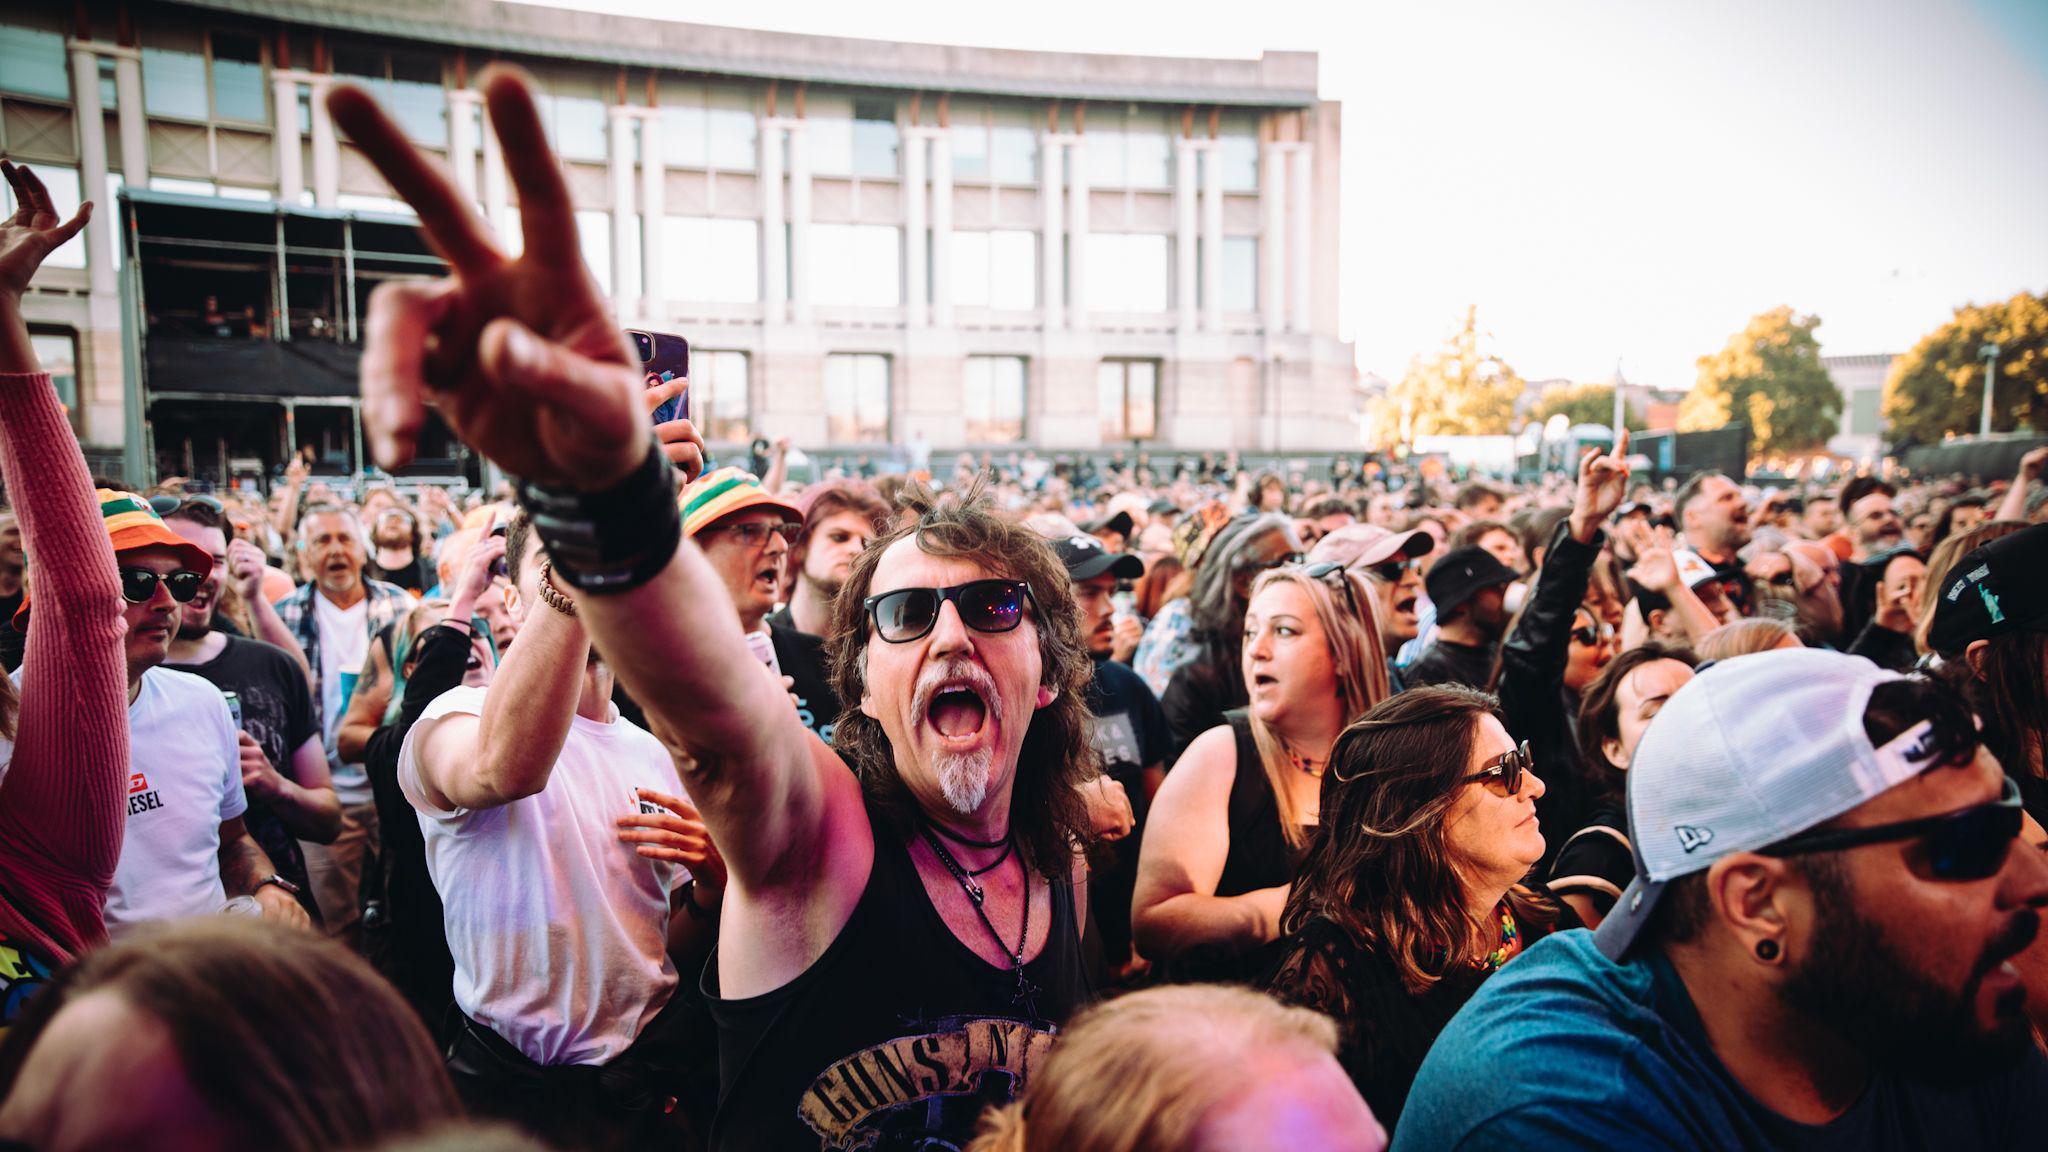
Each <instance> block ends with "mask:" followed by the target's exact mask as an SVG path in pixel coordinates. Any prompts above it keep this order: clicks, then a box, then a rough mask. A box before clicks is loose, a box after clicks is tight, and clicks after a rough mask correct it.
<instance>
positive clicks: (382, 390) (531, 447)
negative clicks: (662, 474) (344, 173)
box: [327, 66, 703, 491]
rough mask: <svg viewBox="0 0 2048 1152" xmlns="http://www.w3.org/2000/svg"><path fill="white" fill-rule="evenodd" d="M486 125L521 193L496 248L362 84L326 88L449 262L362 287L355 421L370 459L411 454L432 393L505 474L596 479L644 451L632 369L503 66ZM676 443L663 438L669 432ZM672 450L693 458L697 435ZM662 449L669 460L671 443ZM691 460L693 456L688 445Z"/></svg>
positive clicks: (516, 80)
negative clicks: (426, 279) (359, 400)
mask: <svg viewBox="0 0 2048 1152" xmlns="http://www.w3.org/2000/svg"><path fill="white" fill-rule="evenodd" d="M482 88H483V92H484V99H485V102H486V104H487V106H488V107H489V109H490V122H491V125H492V127H493V128H494V129H495V130H496V131H497V133H498V139H499V141H500V142H501V143H502V144H503V145H504V149H503V151H504V156H505V166H506V168H507V170H508V172H509V173H510V175H511V178H512V184H513V186H514V187H515V188H517V189H518V194H519V211H520V224H521V231H522V232H523V234H524V236H525V249H524V251H523V252H522V253H521V254H520V255H519V256H517V257H516V258H515V257H511V256H507V255H506V254H505V253H504V251H503V250H502V249H500V248H499V247H498V245H497V243H496V238H495V237H494V236H493V235H492V234H491V230H490V228H489V226H488V225H486V224H485V223H484V221H483V219H482V218H481V217H480V216H478V215H477V212H476V209H475V208H474V207H473V206H472V205H471V203H470V201H469V198H468V197H467V196H466V195H465V194H464V193H463V192H462V191H461V190H460V189H459V188H457V187H456V184H455V181H454V180H453V179H452V178H451V177H450V175H449V173H448V171H447V170H446V169H445V168H444V167H443V166H442V165H441V164H440V163H439V162H438V161H436V160H433V159H431V158H429V157H428V156H427V155H425V154H424V153H422V152H421V151H420V150H419V149H417V148H415V147H414V146H413V145H412V143H411V142H410V141H408V140H407V139H406V138H405V134H404V133H403V132H402V131H401V130H400V129H399V127H398V126H397V124H395V123H393V122H392V120H391V118H390V117H389V116H387V115H386V114H385V113H384V111H383V110H382V109H380V108H379V107H378V106H377V104H376V103H375V101H374V100H372V99H371V97H370V96H369V94H368V93H366V92H364V91H363V90H362V89H360V88H355V87H352V86H349V85H340V86H337V87H336V88H335V89H334V91H333V92H332V93H331V94H330V95H329V96H328V97H327V107H328V110H329V111H330V112H332V113H333V115H334V120H335V123H336V124H337V125H339V126H340V127H341V128H342V129H343V130H344V131H345V132H347V133H348V135H349V136H350V137H351V138H352V139H353V140H354V142H355V144H356V146H357V147H359V148H361V149H362V151H363V154H364V155H365V156H367V157H369V159H370V162H371V163H373V164H375V165H376V166H377V170H378V171H379V172H381V173H383V175H384V178H385V179H386V180H388V181H390V183H391V186H392V188H394V189H395V190H397V192H398V194H399V195H400V196H401V197H403V198H404V199H405V201H406V202H407V203H409V204H411V205H412V207H413V210H414V211H416V212H418V213H419V217H420V227H421V229H422V230H423V231H424V232H425V233H426V236H427V240H428V242H429V243H431V244H432V245H433V247H434V250H435V251H436V252H438V253H440V254H441V256H442V257H443V258H444V259H446V260H447V261H448V263H449V265H450V266H451V267H452V269H453V274H452V275H451V276H450V277H449V278H447V279H445V280H441V281H438V282H434V283H389V284H385V285H382V286H380V287H379V288H378V289H377V290H376V292H375V293H373V294H372V295H371V297H370V310H369V318H368V325H367V330H368V338H367V340H366V341H365V346H364V349H363V363H362V379H363V424H364V428H365V430H366V431H367V432H368V433H369V437H370V444H371V447H372V450H373V452H374V454H375V455H376V458H377V462H378V463H379V464H380V465H382V466H383V467H385V468H392V467H395V466H397V465H399V464H402V463H404V462H406V461H408V460H410V459H411V458H412V454H413V451H414V447H415V445H416V443H417V441H418V438H419V432H420V428H421V426H422V424H423V423H424V422H425V420H426V410H427V406H428V404H429V403H432V404H433V405H435V406H436V407H438V408H439V409H440V412H441V415H442V417H443V418H444V419H446V420H447V422H448V425H449V427H451V428H453V429H454V430H455V433H456V435H458V436H460V437H461V438H462V439H463V441H464V442H465V443H467V444H469V445H470V446H471V447H473V448H475V449H477V450H478V451H480V452H482V453H483V454H484V455H486V456H488V457H490V458H491V459H492V460H493V461H495V462H496V463H497V464H498V465H499V466H500V467H502V468H504V469H505V470H506V471H508V472H511V473H512V474H514V475H516V476H519V477H522V478H524V479H528V480H534V481H538V482H542V483H546V484H550V485H554V486H559V487H568V488H574V489H579V490H583V491H598V490H602V489H604V488H608V487H611V486H612V485H614V484H616V483H618V482H619V481H620V480H622V479H624V478H625V477H626V476H627V475H628V474H629V473H631V472H632V471H633V469H634V468H635V467H636V466H638V465H639V464H640V462H641V461H642V460H643V459H644V458H645V457H646V455H647V443H648V424H647V412H646V409H645V407H644V406H643V405H642V404H641V402H640V395H641V390H642V389H641V374H640V372H639V369H638V365H637V364H636V363H635V362H634V359H633V356H632V354H631V352H630V350H629V349H628V347H627V344H626V340H625V337H624V336H623V335H622V334H621V333H620V331H619V327H618V324H617V322H616V320H614V318H613V316H612V313H611V309H610V308H609V307H608V306H607V305H606V303H605V299H604V296H603V294H602V293H601V292H600V291H599V289H598V286H597V283H596V281H594V280H593V279H592V278H591V275H590V272H589V270H588V269H586V268H585V267H584V265H583V253H582V248H581V246H580V244H579V241H578V237H577V232H576V213H575V206H574V204H573V203H572V201H571V200H570V197H569V188H568V184H567V183H566V182H565V181H564V180H563V177H562V170H561V166H560V164H559V163H558V162H557V161H556V159H555V154H554V152H553V150H552V149H550V148H549V147H548V142H547V137H546V136H545V134H543V132H542V131H541V124H540V116H539V113H538V112H537V110H536V108H535V105H534V99H533V92H532V89H531V87H530V85H529V83H528V81H527V79H526V78H525V76H524V75H523V74H522V73H520V72H519V71H517V70H516V69H512V68H508V67H504V66H493V67H491V68H489V69H487V70H486V71H485V72H484V75H483V79H482ZM671 439H673V437H671ZM688 439H689V440H690V442H691V444H692V445H693V446H694V447H695V448H696V451H695V452H694V453H689V452H683V453H680V455H681V456H683V457H685V459H684V460H682V461H679V462H681V463H683V465H684V470H685V474H686V475H695V473H696V471H697V470H698V469H700V468H701V467H702V464H703V454H702V440H701V439H700V438H698V437H697V436H696V434H695V431H694V429H692V430H690V431H689V433H688ZM668 454H669V457H670V459H671V460H677V458H678V456H679V453H678V451H677V450H676V446H675V445H673V444H671V445H670V446H669V452H668ZM691 456H694V463H691V462H690V461H689V459H688V458H689V457H691Z"/></svg>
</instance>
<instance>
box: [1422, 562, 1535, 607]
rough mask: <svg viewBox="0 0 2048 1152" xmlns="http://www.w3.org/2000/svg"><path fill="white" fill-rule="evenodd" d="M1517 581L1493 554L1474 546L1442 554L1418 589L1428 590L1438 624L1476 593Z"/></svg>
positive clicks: (1517, 577) (1509, 569) (1517, 575)
mask: <svg viewBox="0 0 2048 1152" xmlns="http://www.w3.org/2000/svg"><path fill="white" fill-rule="evenodd" d="M1521 578H1522V574H1521V573H1519V572H1517V571H1515V570H1514V569H1513V568H1510V567H1508V566H1507V565H1505V564H1503V563H1501V562H1500V561H1499V560H1498V559H1496V558H1495V557H1494V555H1493V553H1491V552H1488V551H1487V550H1486V549H1484V548H1480V547H1478V546H1476V545H1475V546H1472V547H1467V548H1458V549H1455V550H1453V551H1450V552H1446V553H1444V557H1443V559H1441V560H1438V561H1437V562H1436V563H1435V564H1434V565H1432V566H1431V567H1430V569H1429V574H1428V575H1426V576H1424V577H1423V578H1422V586H1423V587H1424V588H1425V589H1427V590H1428V592H1429V602H1430V603H1432V604H1434V605H1436V615H1437V619H1439V620H1441V619H1443V618H1444V617H1445V616H1448V615H1450V614H1451V613H1452V612H1455V611H1457V610H1458V608H1460V607H1461V606H1463V604H1464V603H1465V601H1467V600H1470V599H1471V598H1472V596H1473V594H1474V593H1476V592H1478V591H1479V590H1480V589H1482V588H1493V587H1497V586H1499V585H1502V584H1513V583H1514V582H1515V581H1517V580H1520V579H1521Z"/></svg>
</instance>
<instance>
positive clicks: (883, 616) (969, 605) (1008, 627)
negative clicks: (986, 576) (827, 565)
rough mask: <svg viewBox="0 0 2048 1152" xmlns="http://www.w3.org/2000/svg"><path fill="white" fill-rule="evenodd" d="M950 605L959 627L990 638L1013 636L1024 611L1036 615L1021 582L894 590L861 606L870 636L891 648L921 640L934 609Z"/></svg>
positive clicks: (1033, 600) (934, 619) (930, 624)
mask: <svg viewBox="0 0 2048 1152" xmlns="http://www.w3.org/2000/svg"><path fill="white" fill-rule="evenodd" d="M948 600H951V601H952V602H953V605H954V607H955V608H957V609H958V610H959V612H960V622H961V623H962V624H965V625H967V626H968V627H969V628H972V629H974V630H975V631H976V632H985V633H989V634H991V635H993V634H996V633H1001V632H1009V631H1013V630H1015V628H1016V627H1017V625H1018V624H1019V623H1021V622H1022V621H1023V619H1024V606H1025V605H1026V604H1029V605H1031V608H1032V610H1033V611H1037V609H1038V599H1037V598H1036V597H1034V596H1033V595H1032V594H1031V585H1029V584H1027V583H1025V582H1024V581H1022V580H970V581H968V582H967V583H965V584H955V585H953V586H952V587H950V588H898V589H896V590H895V591H894V592H884V593H882V594H881V595H879V596H870V597H868V598H867V599H865V600H863V601H861V602H860V603H861V608H862V609H863V610H864V611H866V612H867V614H868V619H869V620H871V621H873V622H874V626H875V635H877V636H880V637H881V638H882V639H883V640H885V641H887V642H888V643H891V644H908V643H910V642H911V641H913V640H922V639H924V638H925V637H926V636H928V635H930V634H931V630H932V629H933V628H934V627H936V626H937V625H938V622H939V609H940V608H941V607H942V606H944V604H945V603H946V601H948Z"/></svg>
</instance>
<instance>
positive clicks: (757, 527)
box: [697, 520, 803, 548]
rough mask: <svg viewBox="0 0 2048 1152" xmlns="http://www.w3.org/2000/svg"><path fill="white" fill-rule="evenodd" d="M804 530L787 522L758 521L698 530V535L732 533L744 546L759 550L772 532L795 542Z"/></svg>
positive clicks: (799, 525) (798, 525)
mask: <svg viewBox="0 0 2048 1152" xmlns="http://www.w3.org/2000/svg"><path fill="white" fill-rule="evenodd" d="M802 529H803V525H801V524H791V523H790V522H789V521H787V520H775V521H769V522H763V521H759V520H756V521H754V522H753V523H750V524H719V525H715V526H713V527H710V528H700V529H698V530H697V534H698V535H700V536H702V535H704V534H705V533H707V532H730V533H732V534H733V535H734V536H736V537H738V538H739V542H740V543H741V544H742V545H743V546H745V547H748V548H759V547H760V546H761V545H762V544H764V543H766V542H767V540H768V534H769V533H771V532H772V533H774V534H775V535H777V536H780V537H782V538H783V539H784V540H794V539H796V534H797V533H798V532H799V531H801V530H802Z"/></svg>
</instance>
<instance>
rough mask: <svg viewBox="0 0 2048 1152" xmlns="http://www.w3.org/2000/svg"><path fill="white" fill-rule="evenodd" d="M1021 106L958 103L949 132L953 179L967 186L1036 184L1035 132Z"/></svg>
mask: <svg viewBox="0 0 2048 1152" xmlns="http://www.w3.org/2000/svg"><path fill="white" fill-rule="evenodd" d="M1036 123H1037V120H1036V118H1035V116H1034V114H1033V111H1032V109H1030V108H1028V107H1026V106H1024V105H1021V104H999V105H995V106H993V107H991V106H989V105H986V104H977V103H967V102H963V103H959V104H955V105H954V106H953V126H952V128H951V129H950V131H949V133H948V134H949V135H950V137H951V139H952V148H953V178H954V179H955V180H960V181H965V182H967V183H970V184H982V183H992V184H1035V183H1037V182H1038V129H1037V127H1036Z"/></svg>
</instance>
